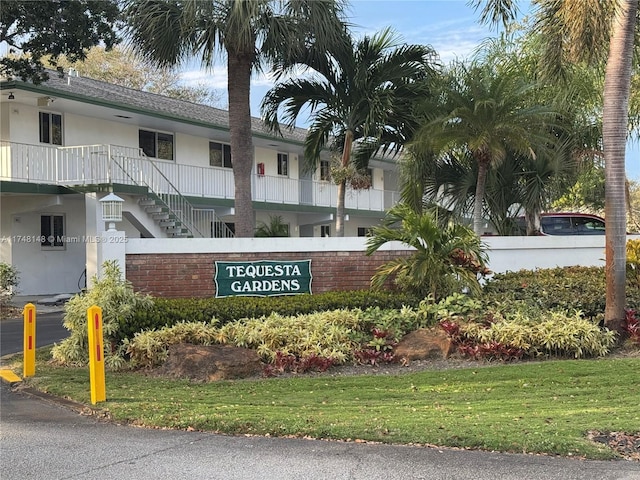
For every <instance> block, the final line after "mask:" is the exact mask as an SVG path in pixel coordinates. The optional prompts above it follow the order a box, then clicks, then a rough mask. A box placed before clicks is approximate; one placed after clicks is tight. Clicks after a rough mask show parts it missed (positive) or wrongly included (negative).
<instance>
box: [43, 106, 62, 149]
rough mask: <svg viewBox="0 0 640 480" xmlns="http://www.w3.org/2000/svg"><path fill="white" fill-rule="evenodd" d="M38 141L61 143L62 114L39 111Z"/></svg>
mask: <svg viewBox="0 0 640 480" xmlns="http://www.w3.org/2000/svg"><path fill="white" fill-rule="evenodd" d="M40 143H50V144H51V145H62V115H59V114H57V113H49V112H40Z"/></svg>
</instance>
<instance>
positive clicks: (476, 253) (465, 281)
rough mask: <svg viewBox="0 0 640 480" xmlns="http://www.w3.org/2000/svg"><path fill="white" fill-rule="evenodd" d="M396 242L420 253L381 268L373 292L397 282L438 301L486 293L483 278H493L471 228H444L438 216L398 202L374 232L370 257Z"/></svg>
mask: <svg viewBox="0 0 640 480" xmlns="http://www.w3.org/2000/svg"><path fill="white" fill-rule="evenodd" d="M394 241H395V242H402V243H404V244H405V245H409V246H411V247H413V248H414V249H415V253H413V254H411V255H410V256H408V257H403V258H398V259H395V260H391V261H390V262H387V263H385V264H384V265H381V266H380V267H379V268H378V270H377V271H376V274H375V275H374V277H373V278H372V280H371V284H372V286H373V287H374V288H378V289H379V288H383V286H384V285H385V283H386V282H387V280H389V279H391V278H395V279H396V282H397V283H398V284H399V285H400V286H403V287H405V288H406V289H408V290H410V291H412V292H413V293H416V294H421V295H424V296H428V295H429V296H431V298H432V299H433V300H434V301H437V300H439V299H440V298H443V297H446V296H447V295H451V294H452V293H455V292H456V291H457V292H460V291H462V290H463V289H469V290H470V291H471V292H472V293H475V294H477V293H479V292H480V291H481V287H480V283H479V279H478V275H484V274H486V273H488V270H487V269H486V260H487V258H486V254H485V253H484V249H483V245H482V243H481V242H480V238H479V237H478V236H477V235H475V234H474V232H473V231H472V230H471V229H469V228H467V227H465V226H463V225H460V224H456V223H452V222H449V223H447V224H446V225H443V224H442V222H440V221H439V219H438V218H437V216H436V215H433V214H431V213H429V212H416V211H415V210H414V209H413V208H412V207H411V206H410V205H407V204H403V203H399V204H397V205H395V206H394V207H392V208H391V209H390V210H389V212H388V213H387V216H386V217H385V220H384V222H383V224H382V225H378V226H375V227H373V228H372V229H371V236H370V237H369V239H368V240H367V255H372V254H373V253H374V252H375V251H376V250H378V249H379V248H380V247H382V246H383V245H384V244H385V243H387V242H394Z"/></svg>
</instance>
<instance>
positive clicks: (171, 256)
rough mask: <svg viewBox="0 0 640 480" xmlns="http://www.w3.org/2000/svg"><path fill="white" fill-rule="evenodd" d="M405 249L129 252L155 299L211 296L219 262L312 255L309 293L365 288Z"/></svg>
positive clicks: (139, 282) (142, 287)
mask: <svg viewBox="0 0 640 480" xmlns="http://www.w3.org/2000/svg"><path fill="white" fill-rule="evenodd" d="M407 254H408V252H407V251H406V250H388V251H377V252H375V253H374V254H373V255H371V256H366V255H365V254H364V253H363V252H358V251H353V252H349V251H344V252H295V253H153V254H127V255H126V275H127V280H129V281H130V282H131V283H132V284H133V287H134V289H135V290H136V291H140V292H144V293H149V294H151V295H153V296H156V297H213V296H215V294H216V287H215V282H214V281H213V277H214V274H215V261H257V260H308V259H311V274H312V275H313V280H312V283H311V291H312V292H313V293H321V292H328V291H337V290H364V289H367V288H369V285H370V282H371V277H372V276H373V274H374V273H375V271H376V269H377V268H378V266H380V265H382V264H383V263H386V262H388V261H389V260H392V259H394V258H398V257H402V256H406V255H407Z"/></svg>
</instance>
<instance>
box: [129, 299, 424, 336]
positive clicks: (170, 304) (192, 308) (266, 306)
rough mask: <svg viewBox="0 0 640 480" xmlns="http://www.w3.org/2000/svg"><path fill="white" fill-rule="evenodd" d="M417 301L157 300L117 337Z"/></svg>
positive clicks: (137, 313)
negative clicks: (182, 325) (188, 325)
mask: <svg viewBox="0 0 640 480" xmlns="http://www.w3.org/2000/svg"><path fill="white" fill-rule="evenodd" d="M419 301H420V299H419V298H417V297H415V296H413V295H410V294H401V293H393V292H373V291H369V290H358V291H349V292H327V293H320V294H315V295H310V294H304V295H293V296H282V297H228V298H171V299H163V298H157V299H155V300H154V302H153V305H152V306H151V307H149V308H147V307H145V308H140V309H136V311H135V313H134V315H133V318H132V319H131V322H130V323H128V324H127V325H125V326H124V327H123V329H122V330H121V331H120V336H121V338H123V339H124V338H132V337H133V336H134V334H135V333H137V332H141V331H143V330H150V329H154V328H155V329H159V328H162V327H165V326H171V325H175V324H176V323H179V322H210V321H211V320H212V319H213V318H215V319H216V321H217V322H218V323H219V325H224V324H226V323H229V322H233V321H235V320H239V319H242V318H260V317H267V316H269V315H271V314H272V313H273V312H277V313H279V314H280V315H282V316H293V315H301V314H309V313H313V312H323V311H330V310H337V309H353V308H359V309H363V310H364V309H367V308H369V307H380V308H383V309H398V310H399V309H401V308H402V307H403V306H404V305H408V306H417V305H418V303H419Z"/></svg>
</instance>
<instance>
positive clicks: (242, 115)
mask: <svg viewBox="0 0 640 480" xmlns="http://www.w3.org/2000/svg"><path fill="white" fill-rule="evenodd" d="M252 61H253V52H252V53H251V54H235V55H234V54H231V53H229V52H228V53H227V71H228V79H227V88H228V94H229V133H230V136H231V162H232V164H233V180H234V182H235V204H234V207H235V227H236V228H235V234H236V237H253V235H254V230H255V218H254V213H253V199H252V195H251V170H252V168H253V155H254V152H253V142H252V141H251V138H252V137H251V108H250V104H249V92H250V90H249V89H250V81H251V66H252Z"/></svg>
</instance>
